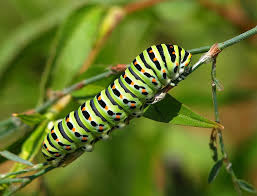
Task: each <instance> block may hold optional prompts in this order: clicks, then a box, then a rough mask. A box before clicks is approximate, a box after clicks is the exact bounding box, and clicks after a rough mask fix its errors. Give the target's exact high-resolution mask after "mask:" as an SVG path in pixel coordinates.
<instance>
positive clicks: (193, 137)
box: [0, 0, 257, 196]
mask: <svg viewBox="0 0 257 196" xmlns="http://www.w3.org/2000/svg"><path fill="white" fill-rule="evenodd" d="M74 2H75V1H73V0H51V1H46V0H36V1H34V0H23V1H19V0H9V1H0V43H5V41H6V40H7V39H9V37H11V36H15V34H16V32H17V30H18V29H19V28H21V27H24V26H25V25H28V24H31V23H32V24H35V23H37V22H40V21H42V18H45V17H47V16H49V15H51V14H53V13H55V14H58V12H61V11H60V10H61V9H63V8H64V7H66V8H69V7H71V8H72V6H74ZM88 2H90V3H96V4H101V5H105V6H113V5H118V6H123V5H125V4H127V3H129V2H131V1H128V0H95V1H88ZM256 8H257V1H256V0H241V1H240V0H225V1H224V0H196V1H192V0H183V1H178V0H171V1H166V2H161V3H159V4H156V5H154V6H152V7H150V8H148V9H144V10H140V11H138V12H135V13H133V14H130V15H128V16H126V18H125V19H124V20H123V21H122V22H121V23H120V24H119V25H118V26H117V27H116V28H115V30H114V31H113V33H112V34H111V36H110V38H109V39H108V40H107V42H106V44H105V45H104V46H103V48H102V49H101V51H100V53H99V55H97V58H96V60H95V61H94V64H101V65H106V67H108V66H110V65H115V64H118V63H128V62H130V61H131V60H132V59H133V58H134V57H135V56H136V55H137V54H139V53H140V52H141V51H142V50H144V49H145V48H147V47H148V46H150V45H153V44H158V43H176V44H178V45H180V46H182V47H183V48H185V49H192V48H197V47H201V46H206V45H211V44H213V43H215V42H222V41H225V40H227V39H229V38H232V37H234V36H236V35H238V34H240V33H241V32H243V31H245V30H248V29H249V28H250V27H251V26H254V24H256V21H257V12H256ZM59 23H61V21H60V22H59ZM58 26H59V24H58V22H57V24H56V25H53V26H52V27H51V28H48V29H47V28H46V29H43V30H42V32H41V33H40V36H37V37H36V38H35V37H32V38H31V40H27V41H26V43H24V48H22V49H21V50H19V52H18V53H17V54H12V55H14V57H13V58H11V61H10V62H9V63H7V65H6V66H5V67H1V66H2V64H1V63H0V71H1V78H0V84H1V85H0V102H1V112H0V119H1V120H4V119H6V118H7V117H9V116H10V115H11V114H12V113H14V112H22V111H26V110H28V109H31V108H34V107H35V105H36V104H37V100H38V99H39V96H40V95H39V83H40V80H41V76H42V73H43V71H44V68H45V66H46V63H47V59H48V58H49V53H50V48H51V45H52V43H53V42H54V38H55V36H56V34H57V31H58ZM28 27H29V25H28ZM30 28H31V26H30ZM32 29H33V25H32ZM256 39H257V37H256V36H255V37H252V38H250V39H248V40H245V41H242V42H240V43H238V44H236V45H233V46H232V47H229V48H227V49H225V50H224V51H223V52H222V53H221V54H220V56H219V57H218V60H217V77H218V79H219V80H220V81H221V82H222V83H223V85H224V91H222V92H219V93H218V102H219V110H220V116H221V122H222V124H223V125H224V126H225V130H224V139H225V145H226V149H227V151H228V153H229V158H230V160H231V161H232V163H233V167H234V170H235V172H236V174H237V175H238V177H240V178H244V179H246V180H247V181H249V182H251V183H252V184H253V185H254V186H255V187H257V118H256V117H257V40H256ZM24 42H25V41H24ZM85 44H87V43H85ZM1 45H2V44H0V48H1V47H2V46H3V45H2V46H1ZM11 47H19V46H17V45H15V43H13V46H11ZM14 51H17V50H14ZM2 54H3V53H2ZM6 55H10V54H9V53H8V51H7V54H6ZM0 58H1V57H0ZM198 58H199V55H194V56H193V61H196V60H197V59H198ZM210 79H211V77H210V64H206V65H204V66H202V67H201V68H200V69H199V70H198V71H196V72H195V73H194V74H192V75H191V76H190V77H188V79H187V80H185V81H183V82H181V84H180V85H179V86H178V87H176V88H174V89H173V90H172V92H171V94H172V95H173V96H174V97H176V98H177V99H178V100H179V101H181V102H182V103H184V104H186V105H187V106H189V107H190V108H191V109H192V110H193V111H195V112H197V113H199V114H201V115H202V116H205V117H207V118H209V119H214V115H213V106H212V98H211V80H210ZM74 102H76V100H74ZM73 109H74V108H73ZM62 115H63V116H64V115H65V113H63V114H62ZM210 132H211V130H210V129H203V128H192V127H183V126H171V125H170V124H163V123H158V122H154V121H151V120H149V119H145V118H140V119H136V120H133V121H132V122H131V123H130V125H129V126H127V127H126V128H124V129H122V130H119V131H116V132H114V134H113V137H112V139H111V140H109V141H106V142H100V143H98V144H97V145H96V148H95V150H94V152H93V153H86V154H85V155H83V156H82V157H80V158H79V159H78V160H76V161H75V162H73V163H72V164H70V165H69V166H67V167H66V168H58V169H55V170H53V171H52V172H50V173H48V174H46V175H45V176H44V177H43V178H41V179H40V180H36V181H35V182H33V183H32V184H30V185H28V186H27V187H26V188H24V189H23V190H22V191H20V192H18V193H17V194H16V195H38V194H40V195H47V194H50V195H62V196H64V195H90V196H94V195H124V196H131V195H133V196H137V195H138V196H139V195H140V196H145V195H146V196H150V195H198V196H200V195H210V196H214V195H220V196H223V195H224V196H225V195H226V196H229V195H235V194H236V192H235V190H234V188H233V184H232V182H231V179H230V176H229V175H228V174H227V173H226V171H225V169H224V168H222V169H221V172H220V174H219V175H218V177H217V178H216V180H215V181H214V182H213V183H212V184H211V185H209V184H208V183H207V178H208V173H209V171H210V169H211V167H212V165H213V161H212V159H211V152H210V150H209V146H208V145H209V136H210ZM16 150H17V149H16ZM38 160H42V158H41V159H40V155H39V158H38ZM11 166H12V162H10V161H6V162H4V163H2V164H1V165H0V172H1V173H2V172H6V171H8V169H9V168H11ZM244 195H247V194H246V193H245V194H244Z"/></svg>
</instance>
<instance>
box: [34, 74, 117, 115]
mask: <svg viewBox="0 0 257 196" xmlns="http://www.w3.org/2000/svg"><path fill="white" fill-rule="evenodd" d="M111 74H113V72H112V71H106V72H104V73H101V74H99V75H97V76H94V77H92V78H89V79H85V80H83V81H81V82H79V83H76V84H74V85H72V86H70V87H68V88H65V89H63V90H62V91H60V92H58V94H59V95H57V96H55V97H54V98H52V99H50V100H48V101H46V102H45V103H44V104H42V105H40V106H39V107H37V108H36V109H35V111H36V112H39V113H41V112H43V111H45V110H46V109H47V108H49V107H50V106H51V105H53V104H54V103H56V102H57V101H58V100H59V99H60V98H62V97H64V96H65V95H68V94H70V93H72V92H73V91H75V90H78V89H80V88H82V87H84V86H86V85H88V84H90V83H92V82H95V81H97V80H100V79H103V78H106V77H108V76H110V75H111Z"/></svg>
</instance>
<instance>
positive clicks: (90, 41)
mask: <svg viewBox="0 0 257 196" xmlns="http://www.w3.org/2000/svg"><path fill="white" fill-rule="evenodd" d="M104 13H105V9H103V8H102V7H99V6H85V7H83V8H81V9H80V10H77V11H76V12H74V13H73V14H72V15H71V16H70V17H68V19H67V20H66V21H65V23H64V24H63V25H62V27H61V29H60V32H59V41H58V42H59V43H58V44H57V48H56V54H55V57H54V60H53V65H52V67H53V72H52V75H51V80H50V81H51V84H50V87H51V88H52V89H55V90H56V89H62V88H64V87H66V86H67V85H68V84H69V83H70V82H71V81H72V80H73V78H74V76H75V75H76V74H78V72H79V70H80V68H81V66H82V65H83V63H84V61H85V59H87V57H88V56H89V54H90V52H91V51H92V48H93V46H94V44H95V42H96V40H97V38H98V34H99V31H100V26H101V25H100V24H101V22H102V20H103V18H104Z"/></svg>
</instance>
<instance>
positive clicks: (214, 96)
mask: <svg viewBox="0 0 257 196" xmlns="http://www.w3.org/2000/svg"><path fill="white" fill-rule="evenodd" d="M216 57H217V56H215V57H214V58H213V62H212V70H211V78H212V99H213V107H214V116H215V121H216V122H218V123H219V122H220V118H219V111H218V102H217V87H216ZM216 130H217V131H218V137H219V144H220V150H221V154H222V156H223V157H222V160H223V163H225V165H226V170H227V172H228V173H229V174H230V176H231V179H232V182H233V184H234V187H235V190H236V191H237V193H238V195H239V196H241V195H242V192H241V190H240V187H239V185H238V183H237V177H236V175H235V172H234V170H233V168H232V163H231V162H230V161H229V159H228V155H227V152H226V151H225V148H224V142H223V136H222V131H221V129H220V128H216Z"/></svg>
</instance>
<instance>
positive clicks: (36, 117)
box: [13, 113, 46, 126]
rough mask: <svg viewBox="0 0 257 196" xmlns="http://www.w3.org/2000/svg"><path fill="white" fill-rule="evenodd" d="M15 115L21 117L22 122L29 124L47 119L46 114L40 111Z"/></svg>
mask: <svg viewBox="0 0 257 196" xmlns="http://www.w3.org/2000/svg"><path fill="white" fill-rule="evenodd" d="M13 116H14V117H17V118H19V119H20V120H21V121H22V122H24V123H25V124H27V125H30V126H33V125H36V124H39V123H40V122H42V121H43V120H45V119H46V117H45V116H43V115H41V114H39V113H34V114H30V115H28V114H13Z"/></svg>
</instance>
